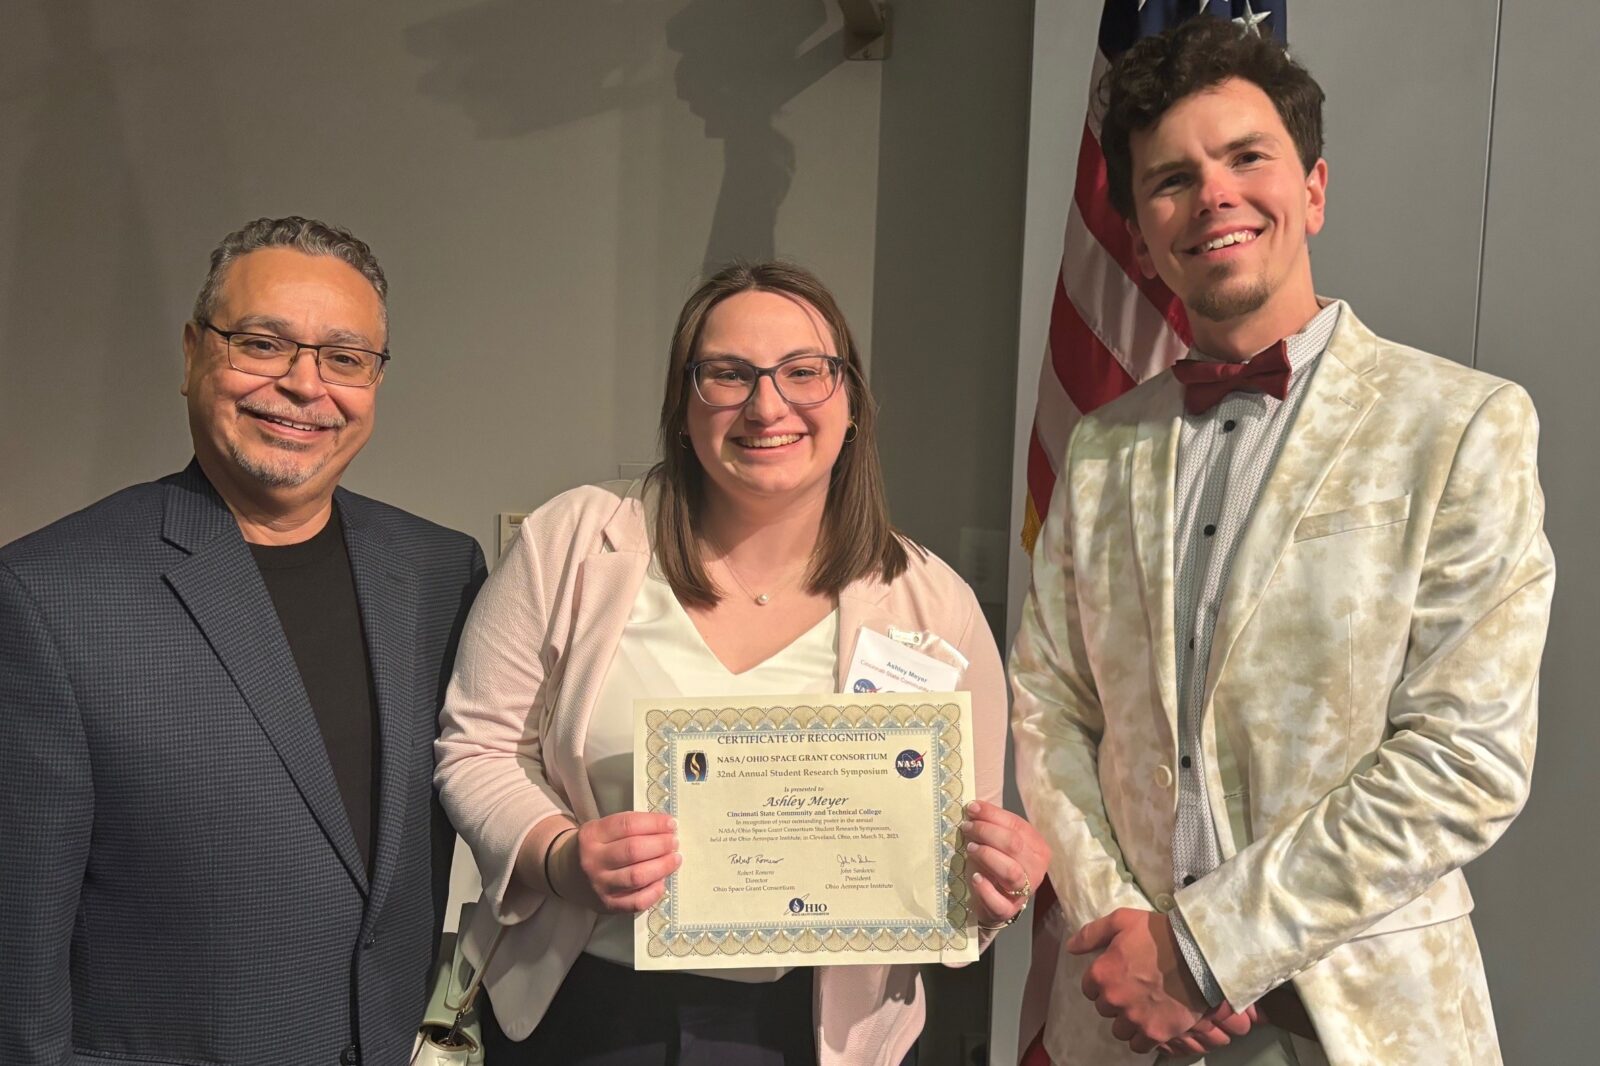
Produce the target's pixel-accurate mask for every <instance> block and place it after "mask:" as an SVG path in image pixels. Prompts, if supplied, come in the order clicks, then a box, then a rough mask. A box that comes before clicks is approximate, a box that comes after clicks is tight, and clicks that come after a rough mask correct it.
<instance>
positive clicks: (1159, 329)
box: [1022, 0, 1288, 552]
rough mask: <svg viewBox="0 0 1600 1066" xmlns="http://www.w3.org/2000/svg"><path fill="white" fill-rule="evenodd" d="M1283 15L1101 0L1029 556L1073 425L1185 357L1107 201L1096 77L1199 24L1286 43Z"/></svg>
mask: <svg viewBox="0 0 1600 1066" xmlns="http://www.w3.org/2000/svg"><path fill="white" fill-rule="evenodd" d="M1287 6H1288V0H1106V5H1105V9H1104V11H1103V13H1102V14H1101V16H1100V39H1099V47H1098V48H1097V49H1096V51H1095V56H1094V68H1093V71H1092V74H1091V77H1090V80H1089V107H1088V113H1087V115H1085V117H1084V122H1083V138H1082V141H1081V143H1080V145H1079V148H1078V172H1077V175H1076V176H1075V179H1074V183H1073V190H1072V206H1071V209H1070V210H1069V211H1068V213H1067V233H1066V238H1065V240H1064V241H1063V247H1062V251H1061V271H1060V273H1059V274H1057V275H1056V286H1055V298H1054V301H1053V303H1052V305H1051V308H1050V334H1049V340H1048V342H1047V343H1046V346H1045V353H1044V361H1043V365H1042V366H1041V367H1040V370H1039V399H1038V405H1037V407H1036V408H1035V409H1034V415H1033V433H1032V434H1031V435H1030V437H1029V440H1028V497H1027V512H1026V515H1025V517H1024V519H1023V526H1022V546H1023V547H1024V548H1025V549H1026V550H1027V551H1029V552H1032V551H1033V542H1034V540H1035V538H1036V537H1037V536H1038V534H1039V525H1040V522H1041V521H1042V520H1043V518H1044V515H1045V513H1046V512H1047V511H1048V510H1049V507H1050V493H1051V490H1052V489H1053V488H1054V487H1055V483H1056V475H1057V474H1058V473H1059V472H1060V471H1059V469H1058V467H1059V465H1060V462H1061V457H1062V456H1063V455H1064V454H1065V453H1066V450H1067V437H1068V436H1069V435H1070V434H1071V432H1072V427H1073V425H1074V424H1076V422H1077V421H1078V419H1079V418H1080V417H1081V416H1082V415H1084V414H1087V413H1088V412H1090V411H1092V410H1094V409H1095V408H1096V407H1099V406H1100V405H1101V404H1103V403H1105V402H1107V401H1108V400H1113V399H1115V398H1116V397H1118V396H1120V395H1122V394H1123V393H1124V392H1126V391H1128V390H1129V389H1131V388H1133V387H1134V386H1135V385H1137V384H1138V383H1139V382H1141V381H1144V380H1145V379H1146V378H1149V377H1153V376H1155V375H1156V374H1159V373H1160V372H1161V371H1163V370H1165V369H1166V368H1167V367H1168V366H1170V365H1172V363H1173V361H1174V360H1177V359H1179V358H1182V357H1183V355H1184V354H1185V353H1186V352H1187V351H1188V349H1189V322H1188V319H1187V318H1186V317H1185V316H1184V313H1183V305H1182V304H1181V303H1179V302H1178V299H1177V297H1175V296H1173V295H1172V292H1171V290H1169V289H1168V288H1167V287H1166V285H1164V284H1162V282H1161V281H1160V280H1159V279H1156V280H1151V279H1148V278H1146V277H1144V276H1143V275H1142V274H1140V273H1139V265H1138V263H1137V262H1135V260H1134V257H1133V240H1132V238H1131V237H1130V236H1129V235H1128V230H1127V227H1126V226H1125V225H1124V224H1123V221H1122V217H1121V216H1120V215H1118V214H1117V212H1116V210H1115V209H1114V208H1112V206H1111V200H1110V197H1108V196H1107V195H1106V161H1105V157H1104V156H1103V155H1102V154H1101V153H1100V113H1099V105H1100V100H1099V99H1098V95H1097V93H1096V87H1097V86H1098V85H1099V84H1100V76H1101V75H1102V74H1104V73H1105V71H1106V68H1107V67H1108V66H1110V65H1111V63H1112V62H1113V61H1115V60H1116V58H1117V57H1118V56H1120V55H1121V54H1122V53H1123V52H1125V51H1127V50H1128V49H1129V48H1130V47H1132V45H1133V43H1134V42H1135V41H1137V40H1138V39H1139V38H1141V37H1145V36H1149V35H1150V34H1155V33H1160V32H1161V31H1162V30H1165V29H1167V28H1169V27H1171V26H1175V25H1177V24H1178V23H1179V22H1182V21H1184V20H1185V19H1189V18H1195V17H1197V16H1199V15H1210V16H1213V17H1217V18H1228V19H1232V20H1233V21H1234V23H1235V24H1237V25H1238V26H1239V27H1240V30H1241V32H1246V33H1262V34H1268V33H1270V34H1271V35H1272V36H1273V37H1275V38H1277V39H1278V40H1279V41H1286V39H1287V38H1286V30H1287V16H1286V11H1285V9H1286V8H1287Z"/></svg>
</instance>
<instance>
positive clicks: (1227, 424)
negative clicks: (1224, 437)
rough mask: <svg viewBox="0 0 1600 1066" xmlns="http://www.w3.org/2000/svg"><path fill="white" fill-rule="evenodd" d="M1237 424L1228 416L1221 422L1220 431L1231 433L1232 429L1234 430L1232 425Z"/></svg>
mask: <svg viewBox="0 0 1600 1066" xmlns="http://www.w3.org/2000/svg"><path fill="white" fill-rule="evenodd" d="M1238 424H1239V423H1237V422H1235V421H1234V420H1233V419H1231V418H1230V419H1228V420H1227V421H1226V422H1224V423H1222V432H1224V433H1232V432H1233V430H1234V427H1235V426H1237V425H1238Z"/></svg>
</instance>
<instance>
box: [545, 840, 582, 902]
mask: <svg viewBox="0 0 1600 1066" xmlns="http://www.w3.org/2000/svg"><path fill="white" fill-rule="evenodd" d="M577 831H578V827H577V826H575V825H569V826H567V828H565V829H563V830H561V832H559V833H557V834H556V835H555V836H553V837H551V838H550V843H549V845H548V846H547V847H546V848H545V849H544V886H545V888H547V889H549V890H550V894H551V895H552V896H554V897H555V898H556V899H564V898H565V897H564V896H562V895H561V893H559V892H557V891H556V883H555V882H554V881H553V880H551V879H550V856H551V855H553V854H554V853H555V850H556V845H557V844H559V843H561V838H562V837H564V836H566V835H567V834H568V833H576V832H577Z"/></svg>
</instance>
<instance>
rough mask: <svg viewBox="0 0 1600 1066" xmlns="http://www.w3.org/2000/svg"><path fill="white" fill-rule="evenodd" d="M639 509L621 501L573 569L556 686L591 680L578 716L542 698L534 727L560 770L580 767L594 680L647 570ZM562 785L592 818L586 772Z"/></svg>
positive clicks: (596, 686) (630, 500)
mask: <svg viewBox="0 0 1600 1066" xmlns="http://www.w3.org/2000/svg"><path fill="white" fill-rule="evenodd" d="M641 506H642V504H641V501H640V500H639V499H638V497H636V496H629V497H626V498H624V499H623V500H622V502H621V506H619V507H618V509H617V512H616V514H615V515H613V516H612V518H611V520H610V521H609V522H608V523H607V524H606V527H605V529H604V530H603V531H602V534H601V536H602V541H603V545H602V548H601V550H600V551H599V552H597V553H596V554H593V555H590V556H588V557H587V558H585V559H584V560H583V561H582V562H581V563H579V564H578V574H577V579H576V581H575V582H574V593H573V595H574V596H575V598H576V600H577V602H576V604H575V608H574V611H573V619H572V628H571V629H569V630H568V631H567V646H566V648H564V649H563V650H562V654H563V655H564V656H565V658H566V662H565V663H564V664H563V665H562V668H561V682H560V684H561V686H562V687H565V686H566V685H567V684H570V683H572V682H573V680H574V679H575V678H582V679H592V681H591V687H590V688H589V689H588V691H585V692H582V693H579V694H578V697H579V699H581V700H582V702H583V706H582V713H580V714H563V715H552V714H550V711H551V710H552V709H553V708H554V707H555V706H556V703H557V700H558V696H557V695H551V696H550V697H549V698H547V699H546V700H545V701H544V714H545V719H544V721H543V722H542V723H541V726H540V728H541V731H544V732H545V733H546V735H547V736H550V737H551V738H552V740H553V742H554V746H555V748H556V749H557V750H559V751H562V752H564V753H566V759H564V760H563V762H564V763H565V764H566V765H571V766H577V767H580V768H581V767H582V766H583V745H584V742H585V740H586V739H587V738H588V735H589V719H590V718H591V716H592V715H593V714H594V704H595V700H596V699H598V698H599V695H600V691H599V690H600V681H601V680H602V679H603V678H604V677H605V676H606V667H607V665H608V663H609V660H610V658H611V656H612V655H613V654H614V653H615V651H616V649H617V645H618V644H619V643H620V642H621V640H622V630H623V628H624V627H626V626H627V624H628V615H629V614H631V613H632V612H633V601H634V600H635V599H636V598H637V597H638V595H639V586H640V585H641V583H643V582H644V580H645V571H646V569H647V568H648V566H649V565H650V542H649V539H648V532H647V523H646V521H644V520H641V517H640V508H641ZM579 634H581V639H580V638H579ZM602 657H603V658H604V660H605V661H602ZM562 783H563V784H564V785H565V786H566V790H567V797H568V799H569V801H570V802H571V804H572V807H573V810H574V811H576V812H577V813H578V814H580V815H582V816H584V817H588V818H592V817H595V816H596V815H597V814H598V812H599V808H598V806H597V805H596V804H595V799H594V790H593V789H592V788H591V787H590V785H589V775H588V774H587V773H582V772H580V773H577V774H574V775H573V776H572V778H571V779H568V780H565V781H563V782H562Z"/></svg>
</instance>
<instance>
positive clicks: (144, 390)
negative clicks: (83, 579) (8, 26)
mask: <svg viewBox="0 0 1600 1066" xmlns="http://www.w3.org/2000/svg"><path fill="white" fill-rule="evenodd" d="M93 7H94V5H93V4H92V3H91V2H90V0H39V3H38V4H37V5H36V11H37V20H38V23H39V24H40V25H41V26H43V28H44V30H45V45H46V48H47V53H46V54H45V56H44V60H43V62H42V64H40V66H39V67H38V68H36V69H35V70H34V71H33V72H31V76H30V77H29V79H28V80H27V82H26V83H25V89H24V91H23V93H22V94H20V95H21V96H22V98H23V99H24V100H25V101H26V102H27V104H31V105H32V107H33V109H34V114H33V116H32V120H31V125H30V130H29V133H28V134H27V140H26V142H25V143H26V144H27V148H26V149H25V154H24V155H23V157H22V164H21V168H20V171H19V180H18V185H17V189H16V196H15V199H14V201H13V202H12V204H11V205H10V207H11V210H12V211H13V212H14V213H15V223H14V226H13V228H12V233H13V234H14V241H13V244H12V246H11V248H10V249H9V254H10V258H11V264H10V268H11V278H12V285H11V289H10V291H9V292H8V293H7V294H6V295H5V300H4V303H3V305H0V306H3V311H0V313H3V315H4V331H5V333H4V336H5V343H4V344H3V345H0V379H3V380H4V382H5V388H4V389H3V390H0V393H3V395H4V401H3V406H0V411H3V414H4V422H5V429H4V431H3V434H0V454H4V455H7V456H10V457H13V461H12V462H11V463H8V464H7V470H6V471H5V475H4V477H5V482H4V484H5V486H6V496H7V497H8V498H9V503H8V505H7V507H6V508H5V510H6V518H5V521H4V524H3V525H0V542H4V541H7V540H10V539H12V538H13V537H15V536H17V535H19V534H21V533H23V532H26V531H27V530H30V529H33V528H36V527H38V526H40V525H42V524H44V523H45V522H47V521H50V520H52V519H54V518H56V517H59V512H60V509H61V504H60V503H59V502H58V501H63V500H67V501H76V502H77V503H80V504H81V503H87V502H89V501H90V500H92V499H93V498H94V497H96V496H98V495H101V494H103V493H105V492H107V491H109V490H110V489H112V488H114V487H117V486H119V485H121V484H124V483H126V482H127V481H129V480H133V479H145V478H149V477H152V476H157V475H159V474H162V473H166V472H168V471H167V469H166V468H167V467H169V466H170V465H171V464H172V462H173V459H174V458H175V457H174V456H173V455H171V454H168V453H169V452H170V451H171V447H170V446H171V442H172V440H173V439H174V438H173V432H172V422H173V420H174V419H177V418H181V415H180V414H179V413H178V412H179V411H180V410H181V407H180V406H179V405H180V403H181V401H179V400H178V397H177V391H178V383H179V381H180V377H181V371H182V364H181V357H180V356H179V354H178V351H179V348H178V337H177V329H176V327H175V325H174V324H173V323H171V322H169V321H167V315H166V313H165V310H164V307H163V292H162V289H161V285H160V281H159V277H158V270H157V267H158V263H157V259H156V254H155V249H154V248H153V247H152V245H151V235H150V226H149V223H148V221H147V213H146V208H145V205H144V204H143V203H142V202H141V200H140V194H139V188H138V185H137V182H136V180H135V168H134V164H133V162H132V160H131V159H130V157H129V151H128V145H127V143H126V141H125V138H124V134H123V130H122V121H121V116H120V115H119V113H118V100H117V94H116V91H115V77H114V70H113V63H114V56H113V55H112V53H110V52H109V51H108V50H106V49H103V48H101V47H100V46H99V45H98V44H97V42H96V40H95V35H94V29H95V19H94V14H93ZM171 15H172V17H173V19H174V20H175V21H178V22H182V21H184V20H185V19H186V17H187V15H188V12H186V11H175V12H171ZM174 121H183V118H182V117H174ZM176 458H177V459H178V460H179V461H181V459H182V456H181V455H179V456H176ZM19 459H20V460H21V461H18V460H19Z"/></svg>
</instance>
